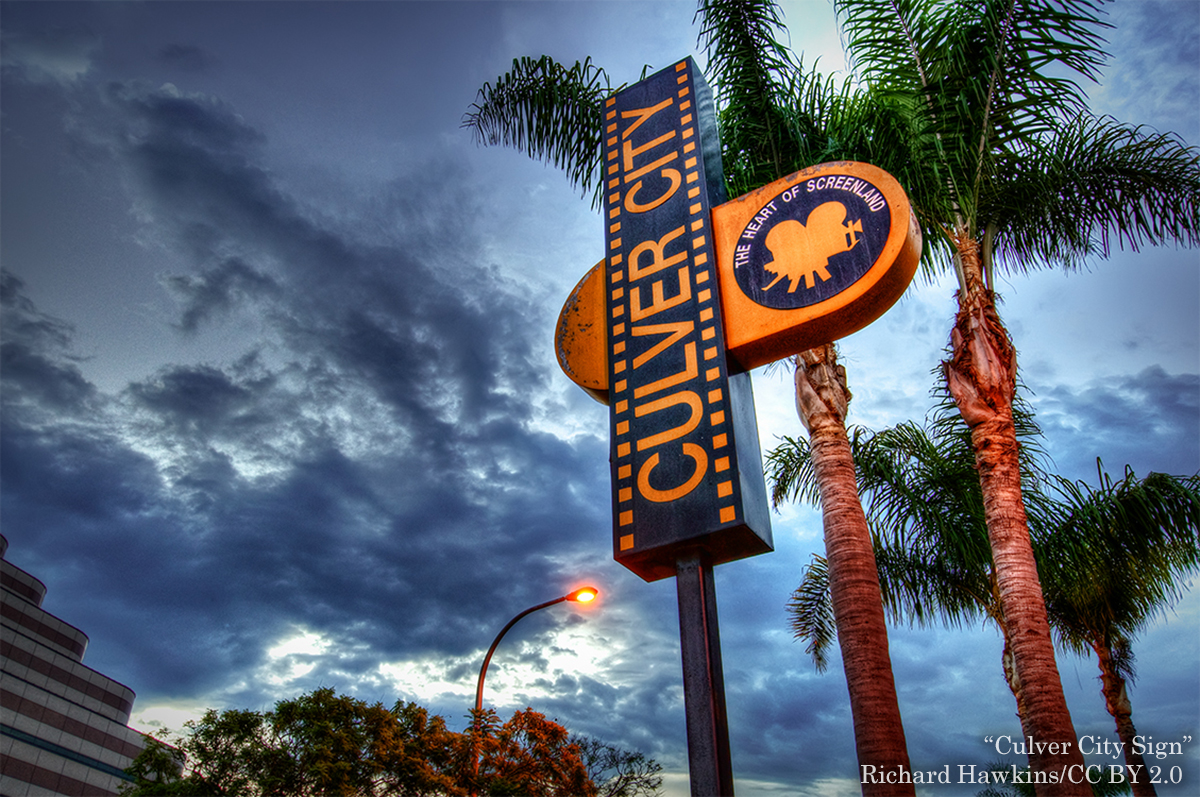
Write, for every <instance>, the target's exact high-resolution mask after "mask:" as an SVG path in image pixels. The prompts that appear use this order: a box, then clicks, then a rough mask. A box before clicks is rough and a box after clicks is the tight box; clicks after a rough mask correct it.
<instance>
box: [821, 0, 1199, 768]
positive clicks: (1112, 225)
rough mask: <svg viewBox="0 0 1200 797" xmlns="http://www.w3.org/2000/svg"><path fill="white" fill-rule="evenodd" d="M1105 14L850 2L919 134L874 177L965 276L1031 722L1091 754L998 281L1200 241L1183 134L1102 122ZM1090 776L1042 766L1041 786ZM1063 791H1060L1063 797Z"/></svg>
mask: <svg viewBox="0 0 1200 797" xmlns="http://www.w3.org/2000/svg"><path fill="white" fill-rule="evenodd" d="M1103 2H1104V0H980V1H979V2H972V3H963V2H952V1H951V0H835V8H836V10H837V13H838V16H839V19H840V23H841V28H842V31H843V34H844V36H845V41H846V46H847V49H848V52H849V55H850V57H851V59H852V62H853V64H854V68H855V72H856V75H857V76H858V77H859V78H860V79H861V80H862V81H863V82H864V84H865V85H866V87H867V90H869V91H870V92H871V93H872V95H873V96H875V97H877V98H878V99H879V100H880V102H883V103H885V104H887V105H889V106H891V107H893V108H894V109H896V112H897V113H898V114H900V115H902V116H904V117H905V118H907V119H908V120H909V121H908V123H907V126H908V128H909V131H910V132H909V135H908V136H906V137H905V143H906V146H903V147H900V148H897V149H895V150H894V151H891V152H890V154H889V152H887V151H883V152H881V156H882V157H881V158H880V160H877V161H876V165H878V166H880V167H882V168H884V169H886V170H888V171H890V172H891V173H893V174H894V175H896V176H897V178H899V179H900V182H901V183H902V184H903V185H904V186H905V187H906V189H907V190H908V192H909V196H910V198H911V199H912V201H913V205H914V208H915V211H916V213H917V215H918V218H919V219H920V221H921V224H922V227H923V229H924V231H925V234H926V237H925V241H926V244H927V246H928V247H929V250H930V252H931V254H933V255H935V256H940V260H941V263H942V265H943V267H945V268H949V267H950V266H953V269H954V273H955V274H956V275H957V278H958V294H957V298H958V305H959V310H958V313H957V316H956V319H955V323H954V328H953V330H952V332H951V344H952V353H951V357H950V359H949V360H948V361H947V362H946V363H945V374H946V377H947V379H948V381H949V384H950V389H951V391H952V393H953V395H954V398H955V401H956V402H957V405H958V408H959V411H960V412H961V413H962V415H963V418H964V419H965V420H966V422H967V424H968V426H969V427H970V429H971V436H972V445H973V449H974V451H975V459H976V465H977V468H978V473H979V479H980V481H981V484H982V489H983V497H984V505H983V508H984V513H985V518H986V522H987V528H988V533H989V542H990V547H991V550H992V555H993V560H994V562H995V567H996V573H997V584H998V598H999V601H1000V603H1001V606H1002V609H1003V612H1004V615H1005V617H1006V618H1007V621H1008V622H1009V623H1010V624H1011V626H1012V628H1013V632H1014V633H1013V661H1014V666H1015V668H1016V671H1017V673H1018V675H1019V677H1020V679H1021V682H1022V684H1023V688H1024V690H1025V694H1026V699H1027V701H1028V711H1027V712H1026V714H1025V716H1024V718H1023V723H1024V730H1025V732H1026V734H1027V735H1029V736H1032V737H1033V738H1034V739H1035V740H1037V741H1041V742H1062V743H1064V746H1065V747H1067V748H1068V749H1070V750H1072V751H1075V750H1076V746H1075V745H1074V744H1073V742H1074V740H1075V734H1074V730H1073V727H1072V724H1071V719H1070V714H1069V712H1068V711H1067V706H1066V701H1065V699H1064V697H1063V693H1062V685H1061V681H1060V679H1059V675H1058V671H1057V668H1056V666H1055V663H1054V649H1053V643H1052V640H1051V637H1050V629H1049V624H1048V621H1047V618H1046V612H1045V606H1044V602H1043V597H1042V594H1041V590H1040V588H1039V584H1038V579H1037V568H1036V566H1035V563H1034V558H1033V553H1032V548H1031V544H1030V540H1029V529H1028V523H1027V519H1026V512H1025V510H1026V507H1025V506H1024V505H1023V503H1022V492H1021V475H1020V469H1019V467H1018V445H1017V438H1016V433H1015V430H1014V425H1013V413H1012V402H1013V396H1014V392H1015V386H1016V378H1017V374H1016V367H1017V366H1016V354H1015V350H1014V348H1013V345H1012V343H1011V341H1010V339H1009V335H1008V332H1007V330H1006V329H1005V327H1004V325H1003V323H1002V321H1001V319H1000V315H999V312H998V311H997V307H996V301H995V294H994V283H993V274H994V271H995V270H996V268H1000V269H1002V270H1007V271H1010V272H1017V273H1020V272H1023V271H1026V270H1029V269H1033V268H1040V267H1044V266H1058V267H1063V268H1067V269H1071V268H1075V267H1077V266H1078V265H1079V264H1080V263H1082V262H1084V261H1086V260H1087V259H1088V258H1090V257H1092V256H1095V255H1101V256H1105V255H1107V254H1108V253H1109V251H1110V250H1111V248H1112V246H1113V245H1114V244H1115V245H1118V246H1129V247H1130V248H1132V249H1134V250H1136V249H1137V248H1138V247H1139V246H1140V245H1143V244H1146V243H1152V244H1153V243H1161V242H1169V241H1177V242H1183V243H1185V244H1189V245H1195V244H1196V242H1197V241H1198V240H1200V160H1198V158H1197V152H1196V150H1195V149H1194V148H1192V147H1188V146H1185V145H1184V144H1183V143H1182V142H1181V141H1180V140H1179V139H1178V138H1177V137H1176V136H1175V135H1173V134H1161V133H1157V132H1154V131H1150V130H1147V129H1145V128H1141V127H1135V126H1131V125H1126V124H1123V123H1121V122H1118V121H1116V120H1113V119H1111V118H1107V117H1104V118H1098V117H1095V116H1094V115H1092V114H1091V113H1090V112H1089V111H1088V109H1087V106H1086V97H1085V95H1084V92H1083V89H1082V88H1081V86H1080V83H1079V81H1080V80H1095V79H1096V78H1097V77H1098V75H1099V70H1100V67H1101V66H1102V64H1103V62H1104V59H1105V57H1106V56H1105V53H1104V51H1103V50H1102V49H1101V47H1102V44H1103V39H1102V33H1103V30H1104V28H1105V27H1107V24H1106V23H1105V22H1104V21H1103V18H1102V6H1103ZM1080 763H1082V757H1081V756H1078V754H1077V753H1076V754H1074V755H1072V756H1067V757H1061V756H1054V755H1048V756H1046V757H1044V758H1043V757H1042V756H1037V757H1035V759H1034V760H1033V762H1032V766H1033V769H1034V770H1035V771H1044V770H1052V769H1059V768H1061V767H1064V766H1068V765H1070V764H1080ZM1051 791H1052V790H1051Z"/></svg>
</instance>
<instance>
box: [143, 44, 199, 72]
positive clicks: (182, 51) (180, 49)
mask: <svg viewBox="0 0 1200 797" xmlns="http://www.w3.org/2000/svg"><path fill="white" fill-rule="evenodd" d="M156 55H157V57H158V60H159V62H160V63H161V64H162V65H163V66H166V67H168V68H172V69H182V70H186V71H188V72H201V71H203V70H205V69H208V68H209V67H210V66H212V58H211V56H209V54H208V53H206V52H205V51H204V50H202V49H201V48H199V47H197V46H195V45H193V44H168V45H166V46H165V47H162V48H161V49H159V51H158V52H157V53H156Z"/></svg>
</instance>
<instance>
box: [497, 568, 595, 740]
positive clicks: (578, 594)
mask: <svg viewBox="0 0 1200 797" xmlns="http://www.w3.org/2000/svg"><path fill="white" fill-rule="evenodd" d="M599 594H600V590H598V589H596V588H595V587H580V588H579V589H577V590H574V591H573V592H568V593H567V594H566V595H563V596H562V597H561V598H555V599H554V600H552V601H546V602H545V603H539V604H538V605H537V606H531V607H529V608H528V609H526V610H525V611H523V612H521V613H520V614H518V615H517V616H516V617H514V618H513V619H511V620H509V621H508V625H506V626H504V627H503V628H501V629H500V633H499V634H496V638H495V640H493V641H492V646H491V647H490V648H488V652H487V655H486V656H484V658H483V666H482V667H480V668H479V684H478V685H477V686H476V687H475V722H476V723H478V722H479V712H481V711H483V678H484V676H485V675H487V668H488V663H489V662H491V660H492V654H493V653H495V652H496V646H497V645H499V644H500V640H501V639H503V638H504V635H505V634H507V633H508V629H510V628H512V627H513V626H514V625H516V624H517V621H518V620H520V619H521V618H522V617H524V616H525V615H527V614H533V613H534V612H536V611H537V610H538V609H545V608H546V607H547V606H553V605H554V604H556V603H563V602H564V601H573V602H575V603H591V602H592V601H594V600H596V597H597V596H598V595H599Z"/></svg>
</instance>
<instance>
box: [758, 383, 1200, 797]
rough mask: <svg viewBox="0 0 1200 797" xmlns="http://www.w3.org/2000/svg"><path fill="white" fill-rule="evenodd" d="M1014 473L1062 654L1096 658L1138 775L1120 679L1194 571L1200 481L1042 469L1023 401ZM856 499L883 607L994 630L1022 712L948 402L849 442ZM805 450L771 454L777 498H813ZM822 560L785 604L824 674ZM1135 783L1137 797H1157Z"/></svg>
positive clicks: (968, 457) (797, 444)
mask: <svg viewBox="0 0 1200 797" xmlns="http://www.w3.org/2000/svg"><path fill="white" fill-rule="evenodd" d="M1014 418H1015V421H1016V424H1017V429H1018V435H1019V437H1020V439H1021V441H1022V449H1021V450H1022V456H1023V463H1022V474H1023V484H1024V491H1025V497H1026V501H1027V503H1028V504H1029V505H1030V508H1031V509H1030V522H1031V526H1032V529H1033V531H1034V534H1033V548H1034V553H1035V557H1036V559H1037V562H1038V570H1039V573H1040V575H1041V580H1042V583H1043V585H1044V588H1045V592H1046V605H1047V610H1048V614H1049V619H1050V622H1051V625H1052V627H1053V629H1054V632H1055V637H1056V639H1057V640H1058V643H1059V645H1060V647H1062V648H1063V649H1066V650H1070V651H1073V652H1076V653H1081V654H1086V652H1087V651H1088V650H1089V649H1090V650H1093V651H1094V652H1095V653H1096V656H1097V660H1098V664H1099V666H1100V671H1101V683H1102V685H1103V689H1102V691H1103V694H1104V697H1105V704H1106V707H1107V708H1108V710H1109V712H1110V713H1111V714H1112V716H1113V719H1114V720H1115V721H1116V724H1117V731H1118V735H1119V737H1120V738H1121V740H1122V741H1123V742H1126V746H1125V753H1126V763H1127V764H1129V765H1131V766H1141V767H1143V768H1142V769H1140V770H1135V771H1139V772H1141V773H1145V771H1146V770H1145V768H1144V762H1143V761H1142V760H1141V757H1140V756H1137V755H1136V753H1134V745H1133V737H1134V735H1135V734H1136V731H1135V730H1134V727H1133V723H1132V719H1131V713H1132V709H1131V707H1130V705H1129V701H1128V696H1127V694H1126V691H1125V682H1126V680H1128V679H1129V678H1131V677H1132V673H1133V669H1132V663H1133V654H1132V650H1131V641H1132V639H1133V637H1134V636H1135V635H1136V633H1137V632H1138V631H1140V630H1142V629H1143V628H1144V627H1145V626H1146V624H1147V623H1148V622H1149V621H1150V620H1152V619H1153V618H1154V617H1156V616H1157V615H1158V614H1159V613H1160V612H1162V611H1163V609H1164V608H1165V607H1167V606H1169V605H1171V604H1172V603H1173V602H1174V601H1175V600H1176V599H1178V598H1179V597H1180V595H1181V592H1182V587H1181V586H1180V580H1181V578H1182V577H1183V576H1185V575H1186V574H1189V573H1192V572H1194V571H1195V570H1196V569H1197V568H1198V567H1200V536H1198V534H1200V476H1189V477H1183V478H1176V477H1171V476H1167V475H1165V474H1161V473H1151V474H1149V475H1148V476H1146V477H1145V478H1144V479H1139V478H1138V477H1137V476H1136V475H1135V474H1134V473H1132V472H1131V471H1128V470H1127V471H1126V473H1125V477H1124V478H1123V479H1121V480H1120V481H1116V482H1114V481H1113V479H1112V478H1111V477H1109V476H1108V475H1107V474H1105V473H1104V471H1103V469H1100V471H1099V475H1100V486H1099V487H1096V488H1094V487H1091V486H1089V485H1086V484H1084V483H1082V482H1072V481H1069V480H1067V479H1063V478H1061V477H1058V476H1055V475H1053V474H1048V473H1047V472H1046V471H1045V470H1044V466H1043V458H1042V457H1041V456H1040V452H1038V450H1037V439H1036V436H1037V434H1038V430H1037V426H1036V424H1034V423H1033V421H1032V418H1031V417H1030V415H1029V413H1028V412H1027V411H1026V410H1024V408H1023V407H1022V406H1021V405H1020V404H1019V403H1018V405H1017V411H1016V413H1015V414H1014ZM852 445H853V449H854V454H855V462H856V464H857V466H858V475H859V482H860V485H861V490H862V494H863V495H864V496H865V497H867V499H868V512H869V515H870V517H871V524H872V529H873V531H874V532H875V546H876V560H877V561H878V563H879V573H880V579H881V583H882V587H883V595H884V600H885V604H886V605H887V608H888V612H889V614H890V615H891V616H892V617H893V618H894V619H900V620H907V621H908V622H910V623H916V624H921V625H926V624H930V623H933V622H936V621H939V620H940V621H941V622H943V623H945V624H948V625H955V626H959V625H961V624H963V623H965V622H968V621H972V620H975V619H978V618H981V617H983V618H987V619H989V620H991V621H992V622H994V623H996V625H997V627H998V628H999V629H1000V631H1001V633H1002V635H1003V637H1004V640H1005V645H1004V653H1003V656H1002V662H1003V667H1004V673H1005V677H1006V680H1007V681H1008V683H1009V687H1010V689H1011V690H1012V692H1013V696H1014V698H1015V699H1016V701H1017V705H1018V713H1019V714H1024V712H1025V711H1026V710H1027V707H1026V703H1025V699H1024V694H1023V691H1024V690H1023V685H1022V683H1021V682H1020V680H1019V678H1017V677H1016V675H1015V672H1014V670H1013V667H1012V657H1011V639H1010V637H1011V633H1012V631H1011V627H1010V626H1009V624H1008V623H1007V621H1006V618H1005V616H1004V614H1003V611H1002V610H1001V607H1000V604H999V600H998V598H997V584H996V579H997V576H996V571H995V568H994V567H993V565H992V562H991V557H990V556H989V550H988V539H987V529H986V524H985V522H984V515H983V500H982V494H981V490H980V486H979V481H978V479H977V478H975V476H974V473H973V469H972V464H973V454H972V451H971V448H970V434H969V430H968V429H967V427H966V424H965V422H963V420H962V419H961V417H960V416H957V415H956V414H955V413H954V412H953V408H952V407H950V406H948V404H945V403H944V404H943V405H942V407H941V408H940V410H939V411H938V412H937V413H936V414H935V416H934V418H933V419H932V421H931V422H930V423H929V424H927V425H926V426H925V427H921V426H918V425H916V424H912V423H906V424H901V425H899V426H896V427H893V428H891V429H885V430H883V431H881V432H878V433H874V434H872V433H870V432H868V431H866V430H862V429H859V430H856V431H855V434H854V438H853V443H852ZM811 460H812V456H811V452H810V451H809V450H808V448H807V446H805V445H804V443H803V441H794V440H786V441H785V442H784V444H783V445H781V446H779V447H777V448H776V449H775V450H774V451H772V452H771V453H770V454H769V455H768V474H769V476H770V478H771V481H772V484H773V498H774V500H775V502H776V503H777V504H778V503H780V502H782V501H785V500H789V499H792V500H794V499H796V498H800V499H802V500H809V501H811V500H812V499H813V494H812V493H813V489H814V479H813V476H812V467H811ZM826 585H827V575H826V572H825V563H824V561H823V560H822V559H819V558H818V559H816V560H814V562H813V564H812V566H810V567H809V568H808V570H807V571H806V572H805V574H804V578H803V579H802V581H801V585H800V587H799V589H797V590H796V592H795V593H794V595H793V598H792V601H791V604H790V605H789V610H790V612H791V614H792V618H793V621H792V626H793V630H794V631H795V633H796V636H797V637H798V638H801V639H805V640H807V641H808V642H809V648H808V651H809V653H810V654H811V655H812V656H813V659H814V661H815V662H816V664H817V666H818V668H824V666H825V662H826V650H827V648H828V645H829V644H830V640H831V638H832V636H833V634H834V633H835V630H836V623H835V622H834V621H833V618H832V613H831V611H830V607H829V596H828V590H827V586H826ZM1146 780H1147V779H1146V778H1144V777H1143V778H1140V779H1139V782H1137V783H1134V784H1133V786H1134V793H1135V794H1136V795H1139V796H1140V795H1150V794H1154V790H1153V786H1152V785H1150V784H1149V783H1148V782H1146Z"/></svg>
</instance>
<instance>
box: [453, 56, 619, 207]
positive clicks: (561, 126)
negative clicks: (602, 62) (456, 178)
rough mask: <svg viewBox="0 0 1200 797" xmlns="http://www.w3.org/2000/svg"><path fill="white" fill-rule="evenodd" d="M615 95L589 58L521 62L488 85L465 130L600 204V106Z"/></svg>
mask: <svg viewBox="0 0 1200 797" xmlns="http://www.w3.org/2000/svg"><path fill="white" fill-rule="evenodd" d="M612 91H613V89H612V87H611V86H610V84H609V79H608V74H607V73H606V72H605V71H604V70H603V69H601V68H600V67H598V66H596V65H595V64H593V63H592V61H591V59H590V58H588V59H585V60H584V61H576V62H575V64H574V66H570V67H567V66H564V65H563V64H560V63H558V62H557V61H555V60H554V59H553V58H551V57H549V56H546V55H544V56H542V57H541V58H529V57H524V58H517V59H514V60H513V66H512V69H511V70H510V71H508V72H506V73H505V74H503V75H500V76H499V77H498V78H496V81H495V83H485V84H484V85H483V87H482V88H481V89H480V90H479V94H478V96H477V98H476V100H475V102H474V103H472V105H471V107H470V109H469V110H468V111H467V113H466V115H465V116H464V117H463V121H462V126H463V127H466V128H469V129H470V130H471V131H472V134H473V135H474V138H475V141H476V142H477V143H480V144H485V145H491V146H495V145H503V146H507V147H513V148H514V149H518V150H520V151H521V152H524V153H525V154H526V155H528V156H529V157H531V158H534V159H535V160H541V161H544V162H545V163H548V164H550V165H552V166H554V167H555V168H558V169H562V170H563V171H564V172H566V174H567V179H569V180H570V181H571V183H572V184H573V185H575V186H576V187H578V188H579V189H580V191H581V192H582V193H583V195H584V196H586V195H587V194H588V193H591V194H592V195H593V200H592V204H593V207H598V206H599V204H600V193H599V189H600V165H601V147H602V141H601V129H602V124H603V119H602V112H601V107H602V102H603V100H604V98H605V97H607V96H608V95H609V94H611V93H612Z"/></svg>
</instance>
